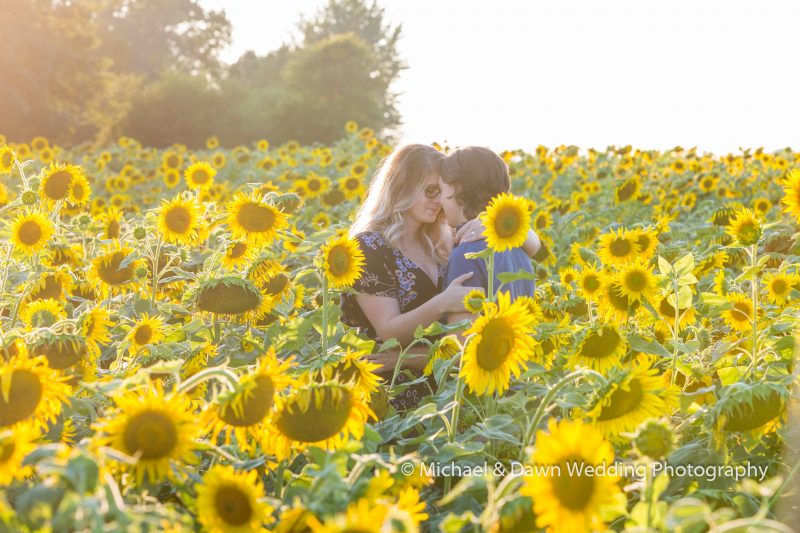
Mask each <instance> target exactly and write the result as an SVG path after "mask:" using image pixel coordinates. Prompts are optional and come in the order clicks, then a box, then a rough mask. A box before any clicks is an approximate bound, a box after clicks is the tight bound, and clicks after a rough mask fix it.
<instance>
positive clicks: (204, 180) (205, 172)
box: [183, 161, 217, 190]
mask: <svg viewBox="0 0 800 533" xmlns="http://www.w3.org/2000/svg"><path fill="white" fill-rule="evenodd" d="M216 175H217V171H216V169H215V168H214V167H212V166H211V165H209V164H208V163H206V162H205V161H198V162H197V163H192V164H191V165H189V168H187V169H186V171H184V173H183V177H184V178H186V186H187V187H189V188H190V189H199V190H206V189H208V188H209V187H211V185H213V183H214V176H216Z"/></svg>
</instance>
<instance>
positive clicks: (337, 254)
mask: <svg viewBox="0 0 800 533" xmlns="http://www.w3.org/2000/svg"><path fill="white" fill-rule="evenodd" d="M350 261H351V258H350V252H349V251H348V250H347V248H346V247H344V246H342V245H337V246H334V247H333V248H331V251H330V252H328V265H329V268H330V271H331V274H332V275H334V276H337V277H338V276H344V275H345V274H347V272H348V271H349V270H350Z"/></svg>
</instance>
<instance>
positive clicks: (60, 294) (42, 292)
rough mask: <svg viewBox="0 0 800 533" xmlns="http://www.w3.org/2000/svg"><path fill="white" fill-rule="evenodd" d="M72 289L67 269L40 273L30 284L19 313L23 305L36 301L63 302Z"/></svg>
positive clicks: (70, 277)
mask: <svg viewBox="0 0 800 533" xmlns="http://www.w3.org/2000/svg"><path fill="white" fill-rule="evenodd" d="M71 289H72V276H70V275H69V269H67V268H63V267H62V268H58V269H57V270H51V271H49V272H42V273H41V274H39V277H38V279H36V280H35V281H33V282H32V283H31V284H30V288H29V289H28V293H27V294H25V296H24V297H23V302H22V306H21V307H20V311H22V310H24V307H25V305H27V304H28V303H30V302H35V301H36V300H45V299H47V298H52V299H53V300H56V301H62V300H65V299H66V297H67V295H68V294H69V292H70V290H71Z"/></svg>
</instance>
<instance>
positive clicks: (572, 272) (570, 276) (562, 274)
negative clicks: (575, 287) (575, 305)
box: [558, 267, 578, 290]
mask: <svg viewBox="0 0 800 533" xmlns="http://www.w3.org/2000/svg"><path fill="white" fill-rule="evenodd" d="M558 277H559V278H560V279H561V284H562V285H563V286H564V288H566V289H567V290H571V289H572V284H573V283H574V282H575V280H577V279H578V271H577V270H576V269H574V268H572V267H564V268H562V269H561V270H559V271H558Z"/></svg>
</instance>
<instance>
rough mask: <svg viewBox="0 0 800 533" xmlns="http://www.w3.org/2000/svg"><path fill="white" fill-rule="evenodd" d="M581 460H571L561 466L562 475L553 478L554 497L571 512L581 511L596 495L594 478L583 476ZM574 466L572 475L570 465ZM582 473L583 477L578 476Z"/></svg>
mask: <svg viewBox="0 0 800 533" xmlns="http://www.w3.org/2000/svg"><path fill="white" fill-rule="evenodd" d="M582 462H583V460H582V459H581V458H569V459H567V460H566V461H564V462H562V463H561V464H559V468H560V474H561V475H557V476H554V477H553V478H552V480H553V481H552V483H553V495H554V496H555V497H556V498H558V501H559V502H560V503H561V505H563V506H564V507H566V508H567V509H569V510H571V511H576V512H577V511H581V510H583V509H584V508H586V505H587V504H588V503H589V502H590V501H591V499H592V496H593V495H594V478H593V477H592V476H588V475H585V474H583V472H582V470H581V467H582V466H584V467H585V465H582V464H581V463H582ZM570 464H571V465H573V466H572V469H573V470H572V474H573V475H570V470H569V466H568V465H570ZM577 472H581V474H582V475H578V474H577Z"/></svg>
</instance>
